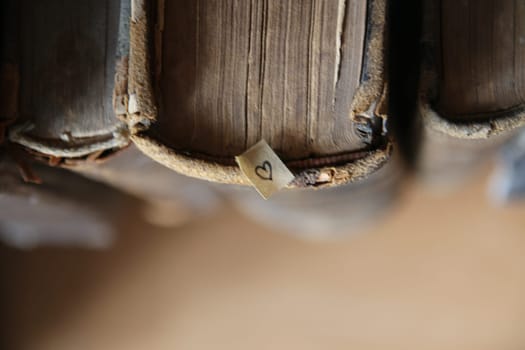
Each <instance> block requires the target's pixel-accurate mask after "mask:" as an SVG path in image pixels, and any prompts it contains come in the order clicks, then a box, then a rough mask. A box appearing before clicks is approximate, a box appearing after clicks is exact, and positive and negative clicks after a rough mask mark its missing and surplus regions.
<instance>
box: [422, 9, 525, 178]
mask: <svg viewBox="0 0 525 350" xmlns="http://www.w3.org/2000/svg"><path fill="white" fill-rule="evenodd" d="M425 6H426V10H425V13H424V23H425V29H424V35H423V40H422V42H423V46H424V50H423V51H424V55H423V61H422V70H423V74H422V83H421V92H420V99H419V117H420V120H421V121H422V125H423V131H422V132H423V144H422V145H421V151H420V169H421V170H422V174H424V175H425V176H426V177H428V178H430V179H432V180H437V181H440V182H443V181H450V180H454V179H456V178H462V177H464V176H466V175H467V174H468V173H469V172H470V171H471V170H475V169H476V165H479V164H481V163H482V162H483V161H486V160H488V159H490V154H491V153H493V152H494V151H496V150H497V149H498V148H499V146H500V145H501V144H502V143H504V142H506V141H507V140H508V139H509V138H511V137H512V136H514V135H515V133H516V132H517V130H519V129H520V128H522V127H523V126H524V125H525V89H524V87H525V68H524V67H525V42H524V40H523V38H524V35H525V4H523V2H521V1H513V0H480V1H473V0H467V1H461V2H457V1H453V0H441V1H438V0H426V1H425Z"/></svg>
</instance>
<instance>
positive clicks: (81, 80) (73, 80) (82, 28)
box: [2, 0, 129, 165]
mask: <svg viewBox="0 0 525 350" xmlns="http://www.w3.org/2000/svg"><path fill="white" fill-rule="evenodd" d="M126 4H127V2H126V1H123V2H122V5H121V2H120V0H90V1H59V0H49V1H39V0H8V1H6V2H3V4H2V6H3V7H4V9H7V10H8V11H4V16H8V17H6V18H7V19H8V20H7V21H6V23H7V25H8V28H7V29H8V30H7V31H6V32H7V33H9V34H8V37H6V36H5V35H4V40H3V41H4V43H3V46H4V52H5V53H4V57H6V56H7V57H9V58H10V60H11V61H14V62H13V63H15V64H16V66H17V68H18V71H19V93H18V96H17V101H16V105H17V113H16V114H17V120H16V122H15V123H14V124H12V125H11V126H10V127H9V136H8V138H9V141H11V142H12V143H15V144H17V145H20V146H23V147H24V148H25V149H26V150H28V151H29V152H30V153H32V154H33V155H35V156H37V157H38V158H44V159H46V160H49V161H50V162H51V163H53V164H54V165H57V164H59V163H61V162H62V161H64V160H66V161H67V160H69V159H76V160H82V159H85V158H87V157H92V158H96V157H102V156H105V155H107V154H108V153H111V152H113V151H115V150H118V149H120V148H122V147H125V146H126V145H128V144H129V137H128V131H127V126H126V125H125V123H123V122H122V121H120V120H118V119H117V118H115V113H114V108H113V90H114V86H115V76H116V73H117V71H118V70H119V69H120V70H122V69H123V68H122V66H127V46H128V42H129V34H128V28H127V26H126V25H125V23H124V24H122V23H121V21H120V19H121V18H124V19H125V20H128V19H129V4H127V6H126ZM126 8H128V10H127V11H126ZM122 12H124V13H126V12H127V14H126V15H123V16H122V15H121V13H122ZM117 83H118V82H117Z"/></svg>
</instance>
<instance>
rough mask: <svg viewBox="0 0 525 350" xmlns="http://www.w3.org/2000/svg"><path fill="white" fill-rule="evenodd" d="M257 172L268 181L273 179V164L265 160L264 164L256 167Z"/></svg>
mask: <svg viewBox="0 0 525 350" xmlns="http://www.w3.org/2000/svg"><path fill="white" fill-rule="evenodd" d="M255 174H257V176H259V177H260V178H261V179H263V180H266V181H273V171H272V164H271V163H270V162H269V161H267V160H265V161H264V163H262V165H258V166H257V167H255Z"/></svg>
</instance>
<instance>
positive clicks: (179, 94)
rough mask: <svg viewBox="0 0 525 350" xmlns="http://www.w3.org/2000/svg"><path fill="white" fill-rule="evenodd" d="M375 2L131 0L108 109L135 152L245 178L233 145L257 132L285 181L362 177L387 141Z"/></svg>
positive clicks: (199, 171)
mask: <svg viewBox="0 0 525 350" xmlns="http://www.w3.org/2000/svg"><path fill="white" fill-rule="evenodd" d="M385 2H386V1H385V0H370V1H366V0H351V1H346V0H341V1H333V2H332V1H330V2H326V3H324V4H317V3H316V2H312V1H293V0H289V1H284V2H282V1H280V0H279V1H277V0H271V1H257V0H252V1H244V0H243V1H240V0H227V1H224V2H213V1H197V2H196V1H193V0H191V1H190V0H185V1H178V2H177V1H172V0H133V1H132V11H131V12H132V13H131V23H130V33H131V34H130V57H129V70H128V73H129V74H128V79H127V84H128V85H127V94H126V95H125V96H121V97H120V99H119V101H121V102H122V104H125V108H124V106H121V107H119V108H118V109H117V114H119V117H120V118H123V119H124V120H125V121H126V123H127V125H128V127H129V130H130V137H131V140H132V141H133V142H134V143H135V144H136V145H137V147H138V148H139V149H140V150H141V151H142V152H144V153H145V154H146V155H148V156H150V157H151V158H153V159H155V160H156V161H158V162H160V163H162V164H164V165H166V166H167V167H169V168H171V169H173V170H175V171H177V172H179V173H182V174H184V175H188V176H192V177H196V178H200V179H205V180H210V181H215V182H220V183H229V184H248V181H247V180H246V178H245V177H244V176H243V175H242V174H241V172H240V170H239V168H238V167H237V166H236V165H235V162H234V156H235V155H238V154H241V153H242V152H243V151H244V150H246V149H248V148H249V147H250V146H252V145H253V144H255V143H256V142H257V141H259V140H260V139H265V140H266V141H267V142H268V143H269V144H270V146H272V148H273V149H274V150H275V151H276V153H277V154H278V155H279V156H280V157H281V158H282V160H283V161H284V162H285V163H286V165H287V166H288V167H289V168H290V169H291V170H292V172H293V173H294V175H295V176H296V178H295V181H293V182H292V183H291V184H290V187H292V188H307V187H316V188H319V187H329V186H335V185H342V184H346V183H350V182H355V181H357V180H361V179H364V178H366V177H368V175H369V174H371V173H372V172H375V171H376V170H378V169H379V168H381V167H382V166H383V165H384V164H385V163H386V162H387V161H388V159H389V158H390V156H391V152H392V145H391V141H390V138H389V133H388V130H387V117H388V111H387V108H386V101H387V94H388V88H387V81H386V78H385V74H386V69H385V41H386V40H385V24H386V8H385V6H386V5H385ZM321 3H322V2H321ZM307 7H308V10H309V14H308V13H306V12H305V13H303V12H304V11H305V8H307ZM325 7H326V8H325ZM301 11H303V12H301ZM282 13H285V14H287V16H284V17H286V18H284V19H283V18H282V17H283V16H281V15H280V14H282ZM307 15H308V16H307ZM323 16H324V17H323ZM319 17H321V21H318V18H319ZM304 18H307V19H308V23H305V24H304V25H299V23H298V22H297V21H302V20H303V19H304ZM294 21H296V22H294ZM359 23H361V24H359ZM307 31H309V33H310V34H308V33H307ZM331 31H333V35H331V34H330V33H332V32H331ZM244 33H247V34H244ZM327 33H328V34H327ZM356 33H358V34H359V33H360V34H359V35H358V34H356ZM273 35H275V36H273ZM323 35H328V37H327V38H328V39H327V40H324V39H323V38H324V37H322V36H323ZM303 39H304V40H303ZM351 40H353V41H351ZM294 43H298V44H297V45H303V44H304V45H305V46H304V54H303V53H302V51H300V50H299V51H294V50H296V49H297V47H291V46H293V45H294ZM279 45H281V46H282V47H281V48H280V47H279ZM289 45H290V46H289ZM323 45H325V46H323ZM354 47H356V48H357V47H360V48H359V50H362V52H360V54H359V56H358V57H357V58H356V57H349V55H351V54H352V49H353V48H354ZM301 48H302V46H300V47H299V49H301ZM359 50H357V51H359ZM329 51H330V52H329ZM354 51H356V50H354ZM232 52H233V54H231V55H230V53H232ZM243 52H244V53H243ZM279 53H283V55H282V57H281V56H279ZM228 55H230V56H228ZM302 56H304V57H305V58H304V61H303V60H302V58H301V57H302ZM325 56H326V58H325ZM279 60H281V61H282V62H281V61H279ZM279 62H281V63H279ZM326 62H328V63H326ZM276 77H277V78H276ZM282 77H284V78H282ZM297 77H298V78H297ZM332 77H334V79H333V81H332ZM347 77H349V78H348V79H347ZM303 78H304V79H303ZM354 78H355V79H354ZM294 79H295V80H294ZM301 79H303V80H301ZM352 79H354V80H355V81H354V80H352ZM352 84H354V85H355V86H353V85H352ZM303 86H307V88H305V91H304V93H303V92H301V90H300V89H301V88H302V87H303ZM280 89H282V90H280ZM323 89H324V90H323ZM318 90H319V91H321V90H322V91H327V92H326V94H325V95H326V96H325V95H323V94H322V93H318ZM323 93H324V92H323ZM214 94H215V95H214ZM282 96H285V97H282ZM279 99H281V100H282V99H284V100H286V101H285V102H282V101H281V100H279ZM325 100H327V101H328V102H326V101H325ZM232 101H233V102H232ZM290 101H292V102H290ZM281 102H282V106H283V107H279V108H280V109H279V108H278V107H277V105H279V103H281ZM303 102H304V103H303ZM325 102H326V103H325ZM303 105H305V106H306V107H304V108H303V107H302V106H303ZM287 118H290V119H287ZM294 118H295V119H294ZM287 123H288V124H287ZM276 125H282V126H279V127H277V126H276ZM325 126H326V127H325ZM303 129H304V130H306V131H305V132H303Z"/></svg>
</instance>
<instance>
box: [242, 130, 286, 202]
mask: <svg viewBox="0 0 525 350" xmlns="http://www.w3.org/2000/svg"><path fill="white" fill-rule="evenodd" d="M235 160H236V161H237V164H239V167H240V168H241V171H242V172H243V173H244V175H246V177H247V178H248V179H249V180H250V182H251V183H252V185H253V187H255V189H257V192H259V193H260V194H261V196H263V197H264V199H268V198H270V197H271V196H272V195H273V194H275V193H276V192H279V191H280V190H282V189H283V188H285V187H286V186H287V185H288V184H289V183H290V182H292V180H293V179H294V178H295V177H294V175H293V174H292V172H291V171H290V170H289V169H288V168H287V167H286V165H285V164H284V163H283V161H282V160H281V159H280V158H279V157H278V156H277V154H275V152H274V151H273V149H272V148H271V147H270V146H269V145H268V143H266V141H264V140H262V141H259V143H257V144H256V145H255V146H253V147H252V148H250V149H249V150H248V151H246V152H245V153H244V154H242V155H240V156H238V157H235Z"/></svg>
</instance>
